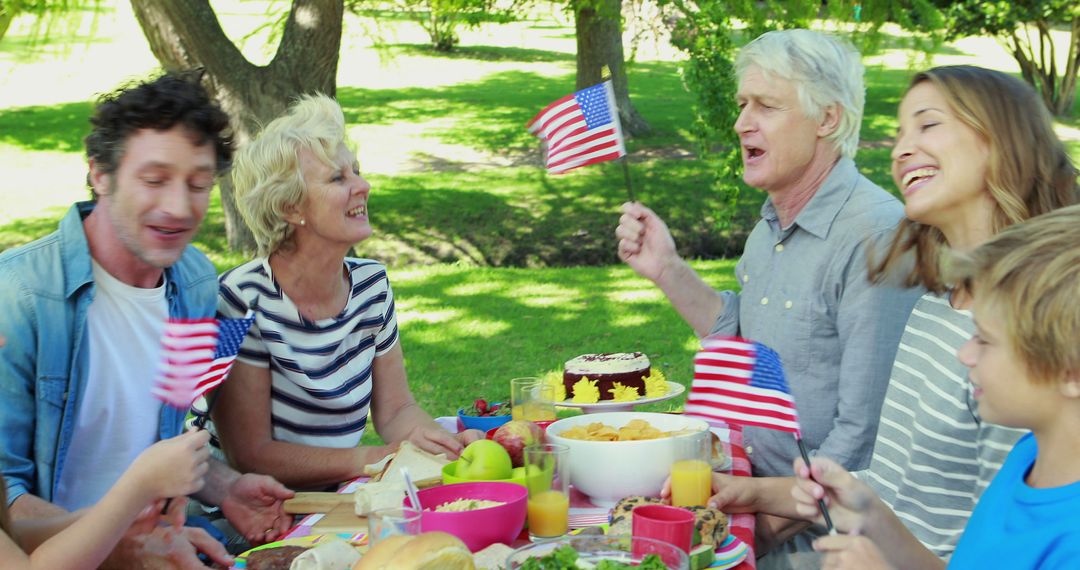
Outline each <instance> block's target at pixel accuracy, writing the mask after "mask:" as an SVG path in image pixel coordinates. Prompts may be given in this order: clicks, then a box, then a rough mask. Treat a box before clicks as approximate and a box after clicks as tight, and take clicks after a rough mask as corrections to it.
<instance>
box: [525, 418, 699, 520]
mask: <svg viewBox="0 0 1080 570" xmlns="http://www.w3.org/2000/svg"><path fill="white" fill-rule="evenodd" d="M635 420H636V421H635ZM708 428H709V426H708V424H706V423H705V422H704V421H702V420H698V419H694V418H688V417H686V416H682V415H678V414H660V413H652V412H609V413H601V414H582V415H580V416H574V417H571V418H566V419H562V420H558V421H556V422H555V423H553V424H551V425H550V426H548V428H547V435H546V437H547V442H548V443H559V444H562V445H565V446H567V447H569V448H570V461H569V463H570V484H571V485H573V486H574V487H575V488H576V489H577V490H579V491H581V492H582V493H584V494H586V495H588V496H589V499H590V500H591V501H592V502H593V504H595V505H597V506H601V507H610V506H613V505H614V504H615V503H616V502H617V501H619V500H620V499H622V498H624V497H628V496H631V495H646V496H658V495H659V494H660V487H661V486H663V484H664V479H667V477H668V475H669V474H670V472H671V464H672V463H674V462H675V449H674V444H673V437H674V435H675V434H677V433H680V432H689V431H704V430H707V429H708ZM620 432H621V433H620ZM613 434H614V436H615V439H613V438H612V435H613ZM582 437H587V438H588V439H581V438H582ZM642 438H648V439H642Z"/></svg>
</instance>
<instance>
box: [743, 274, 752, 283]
mask: <svg viewBox="0 0 1080 570" xmlns="http://www.w3.org/2000/svg"><path fill="white" fill-rule="evenodd" d="M742 282H743V283H749V282H750V276H749V275H743V276H742Z"/></svg>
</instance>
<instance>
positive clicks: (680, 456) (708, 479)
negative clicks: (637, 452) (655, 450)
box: [671, 430, 712, 507]
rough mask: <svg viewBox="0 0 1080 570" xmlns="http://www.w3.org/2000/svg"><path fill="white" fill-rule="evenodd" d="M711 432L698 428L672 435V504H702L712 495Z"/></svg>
mask: <svg viewBox="0 0 1080 570" xmlns="http://www.w3.org/2000/svg"><path fill="white" fill-rule="evenodd" d="M711 437H712V436H711V434H710V433H709V432H708V430H706V431H699V432H694V433H689V434H684V435H678V436H675V440H674V441H673V442H672V444H673V447H674V450H675V452H674V453H675V457H674V459H675V462H674V463H672V464H671V504H672V505H674V506H676V507H695V506H704V505H705V503H707V502H708V501H709V497H710V496H711V495H712V466H711V465H710V463H709V457H710V455H711V453H712V449H711V447H712V446H711V443H712V439H711Z"/></svg>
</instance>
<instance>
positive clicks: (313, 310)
mask: <svg viewBox="0 0 1080 570" xmlns="http://www.w3.org/2000/svg"><path fill="white" fill-rule="evenodd" d="M232 176H233V181H234V184H235V189H236V199H237V203H238V205H239V208H240V211H241V214H242V215H243V217H244V220H245V221H246V222H247V224H248V226H249V227H250V228H251V230H252V232H253V233H254V234H255V241H256V243H257V244H258V248H259V252H258V257H257V258H255V259H253V260H251V261H249V262H247V263H245V264H243V265H240V266H239V267H236V268H233V269H231V270H229V271H227V272H226V273H224V274H223V275H222V276H221V279H220V281H221V287H220V300H219V312H220V313H222V314H223V315H225V316H229V317H235V316H239V315H242V314H244V313H245V312H246V311H247V310H248V309H252V310H254V311H255V323H254V325H253V326H252V327H251V330H250V332H248V334H247V336H246V337H245V338H244V340H243V343H242V344H241V348H240V354H239V357H238V358H237V362H236V365H235V367H234V368H233V370H232V372H231V374H230V376H229V380H228V381H227V382H225V383H224V384H223V385H222V387H221V388H220V389H219V390H218V393H217V401H216V402H215V405H214V408H213V414H212V417H213V420H214V425H215V428H216V430H217V434H218V437H219V439H220V441H221V444H222V447H223V449H224V451H225V453H226V455H227V456H228V457H229V460H230V461H231V462H232V463H233V464H235V465H236V466H237V467H238V468H240V469H242V470H244V471H255V472H258V473H266V474H270V475H273V476H274V477H276V478H277V479H278V480H280V481H282V482H283V483H285V484H287V485H290V486H292V487H301V488H303V487H318V486H325V485H328V484H332V483H336V482H340V481H345V480H348V479H350V478H353V477H356V476H358V475H360V474H361V473H362V468H363V466H364V465H367V464H369V463H374V462H376V461H378V460H380V459H382V458H383V457H384V456H385V455H386V454H387V453H389V452H390V451H391V448H392V447H393V444H396V443H397V442H401V441H403V440H409V441H411V442H413V443H414V444H416V445H418V446H419V447H421V448H423V449H426V450H428V451H431V452H435V453H439V452H446V453H447V454H448V455H450V456H451V457H456V456H457V455H458V454H459V452H460V451H461V449H462V447H463V445H465V444H467V443H468V442H470V441H472V440H474V439H477V438H478V437H480V436H481V435H482V434H480V433H479V432H475V431H472V432H465V433H462V434H458V435H456V436H455V435H452V434H450V433H449V432H447V431H445V430H443V429H442V428H441V427H439V426H438V424H436V423H435V422H434V421H433V420H432V419H431V416H429V415H428V414H427V413H426V412H424V411H423V410H422V409H420V407H419V406H418V405H417V403H416V401H415V400H414V399H413V396H412V393H411V392H410V390H409V385H408V381H407V379H406V375H405V364H404V358H403V354H402V349H401V344H400V343H399V342H398V327H397V318H396V316H395V313H394V295H393V291H392V289H391V287H390V282H389V280H388V279H387V276H386V268H385V267H384V266H383V265H382V264H380V263H378V262H376V261H372V260H370V259H355V258H350V257H346V255H347V253H348V251H349V249H350V248H351V247H352V246H353V245H354V244H356V243H358V242H360V241H363V240H364V239H367V238H368V237H369V236H371V233H372V229H371V224H370V222H369V219H368V196H369V193H370V191H371V186H370V185H369V184H368V182H367V181H366V180H364V178H363V177H361V176H360V173H359V167H358V165H357V161H356V156H355V153H354V152H353V151H352V150H350V149H349V147H348V145H347V144H346V138H345V119H344V116H343V115H342V112H341V107H340V106H338V104H337V103H336V102H335V101H334V100H332V99H330V98H329V97H326V96H323V95H315V96H308V97H304V98H303V99H301V100H300V101H299V102H297V103H296V104H295V105H294V106H293V107H292V108H291V109H290V110H289V111H288V113H287V114H286V115H284V116H282V117H280V118H278V119H276V120H274V121H273V122H271V123H270V124H269V125H267V126H266V128H265V129H264V130H263V132H262V133H261V134H259V136H258V137H256V138H255V139H254V140H252V141H251V142H250V143H248V144H247V145H246V146H245V147H243V148H241V149H240V151H239V152H238V153H237V155H236V159H235V162H234V165H233V173H232ZM369 417H370V418H371V419H372V420H373V421H374V424H375V430H376V431H377V432H378V433H379V435H380V436H382V438H383V439H384V440H385V441H387V442H390V443H391V445H390V446H360V445H359V444H360V438H361V436H362V435H363V433H364V430H365V428H366V427H367V425H368V419H369Z"/></svg>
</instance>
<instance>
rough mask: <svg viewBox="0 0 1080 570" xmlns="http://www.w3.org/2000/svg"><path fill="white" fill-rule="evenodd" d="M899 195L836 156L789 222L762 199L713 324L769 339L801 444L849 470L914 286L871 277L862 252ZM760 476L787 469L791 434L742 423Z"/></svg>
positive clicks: (860, 449) (863, 452)
mask: <svg viewBox="0 0 1080 570" xmlns="http://www.w3.org/2000/svg"><path fill="white" fill-rule="evenodd" d="M903 215H904V210H903V206H902V205H901V204H900V202H899V201H898V200H897V199H896V198H894V197H893V196H892V195H890V194H889V193H888V192H886V191H884V190H882V189H881V188H879V187H878V186H876V185H875V184H874V183H873V182H871V181H870V180H868V179H866V178H865V177H864V176H862V175H861V174H859V171H858V169H857V168H856V167H855V163H854V162H853V161H852V160H851V159H849V158H842V159H840V161H839V162H837V163H836V165H835V166H834V167H833V169H832V171H831V172H830V173H829V176H828V178H826V179H825V181H824V182H823V183H822V185H821V187H820V188H819V189H818V190H817V192H816V193H815V194H814V196H813V197H812V198H811V199H810V201H809V202H807V204H806V206H805V207H803V209H802V210H801V211H800V212H799V214H798V215H797V216H796V217H795V220H794V221H793V222H792V223H791V224H790V225H789V226H788V227H786V228H785V227H781V224H780V219H779V215H778V214H777V212H776V208H775V207H774V206H773V203H772V201H771V200H766V202H765V204H764V206H763V207H762V209H761V216H762V219H761V221H759V222H758V223H757V225H756V226H755V227H754V229H753V231H752V232H751V233H750V236H749V237H748V238H747V240H746V248H745V249H744V251H743V255H742V258H741V259H740V260H739V263H738V264H737V265H736V267H735V274H736V278H737V279H738V280H739V284H740V285H741V286H742V290H741V292H740V293H735V292H732V291H725V292H724V293H722V296H723V298H724V311H723V312H722V313H721V315H720V317H719V318H718V319H717V321H716V323H715V324H714V325H713V330H712V332H713V333H723V334H729V335H730V334H738V335H741V336H744V337H746V338H750V339H753V340H756V341H758V342H761V343H763V344H765V345H767V346H770V347H772V348H773V349H775V350H776V351H777V353H779V354H780V359H781V361H782V362H783V364H784V370H785V372H786V373H787V379H788V384H789V385H790V388H791V393H792V397H793V398H794V399H795V406H796V408H797V409H798V412H799V423H800V424H801V428H802V436H803V440H804V441H805V443H806V445H807V447H809V448H810V449H813V450H815V451H817V452H820V453H821V454H822V455H825V456H828V457H830V458H832V459H834V460H836V461H838V462H839V463H841V464H842V465H843V466H844V467H845V468H847V469H849V470H856V469H862V468H865V467H866V466H867V464H868V463H869V462H870V456H871V454H872V452H873V447H874V436H875V434H876V433H877V427H878V422H879V420H880V412H881V405H882V402H883V400H884V398H885V389H886V387H887V386H888V384H889V372H890V371H891V370H892V363H893V359H894V357H895V355H896V348H897V346H898V345H899V343H900V336H901V335H902V334H903V332H904V323H906V322H907V318H908V315H909V314H911V309H912V307H914V305H915V302H916V301H917V300H918V299H919V297H920V295H922V293H923V290H922V289H921V288H917V287H913V288H910V289H903V288H897V287H890V286H885V285H874V284H872V283H871V282H870V281H869V279H868V278H867V262H866V258H867V255H868V252H869V251H870V250H873V251H876V252H878V255H880V254H881V252H884V251H885V249H886V247H887V245H888V240H889V239H890V238H892V236H893V233H894V231H895V228H896V226H897V224H898V223H899V222H900V220H901V219H902V218H903ZM745 436H746V438H745V439H746V443H747V445H748V448H749V449H750V450H752V451H751V453H750V462H751V464H752V466H753V470H754V474H755V475H759V476H786V475H791V464H792V461H793V460H794V458H795V457H798V456H799V452H798V448H797V447H796V445H795V439H794V438H793V437H792V435H791V434H790V433H786V432H781V431H776V430H767V429H763V428H754V427H748V428H746V429H745Z"/></svg>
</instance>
